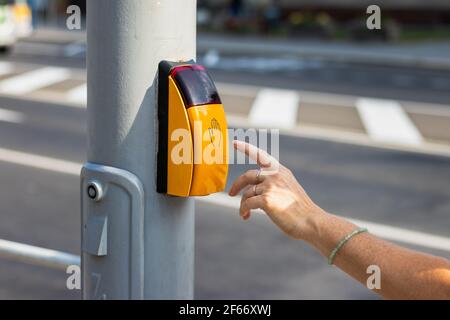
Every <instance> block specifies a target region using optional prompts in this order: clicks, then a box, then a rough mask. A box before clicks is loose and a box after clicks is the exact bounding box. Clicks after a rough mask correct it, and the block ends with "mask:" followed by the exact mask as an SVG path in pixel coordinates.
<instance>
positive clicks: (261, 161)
mask: <svg viewBox="0 0 450 320" xmlns="http://www.w3.org/2000/svg"><path fill="white" fill-rule="evenodd" d="M233 146H234V148H235V149H236V150H238V151H240V152H242V153H245V154H246V155H247V156H248V157H249V158H250V159H252V160H254V161H256V163H257V164H258V166H260V167H261V168H272V167H275V166H277V164H278V161H277V159H275V158H274V157H272V156H271V155H270V154H268V153H267V152H266V151H264V150H261V149H259V148H258V147H256V146H254V145H252V144H250V143H247V142H244V141H239V140H234V141H233Z"/></svg>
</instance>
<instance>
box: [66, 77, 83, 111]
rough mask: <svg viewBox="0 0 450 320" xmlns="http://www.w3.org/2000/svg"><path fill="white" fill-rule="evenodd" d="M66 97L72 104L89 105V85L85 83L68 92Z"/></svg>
mask: <svg viewBox="0 0 450 320" xmlns="http://www.w3.org/2000/svg"><path fill="white" fill-rule="evenodd" d="M66 95H67V99H68V100H69V101H70V102H74V103H78V104H80V105H83V106H85V105H86V104H87V84H86V83H84V84H82V85H80V86H78V87H75V88H73V89H71V90H69V91H67V93H66Z"/></svg>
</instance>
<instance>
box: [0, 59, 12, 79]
mask: <svg viewBox="0 0 450 320" xmlns="http://www.w3.org/2000/svg"><path fill="white" fill-rule="evenodd" d="M13 72H14V66H13V64H12V63H9V62H3V61H2V62H0V76H6V75H8V74H11V73H13Z"/></svg>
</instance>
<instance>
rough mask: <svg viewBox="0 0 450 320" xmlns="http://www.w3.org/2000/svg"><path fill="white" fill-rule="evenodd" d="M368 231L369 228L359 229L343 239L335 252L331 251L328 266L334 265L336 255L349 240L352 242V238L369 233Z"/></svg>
mask: <svg viewBox="0 0 450 320" xmlns="http://www.w3.org/2000/svg"><path fill="white" fill-rule="evenodd" d="M367 231H368V230H367V228H358V229H356V230H353V231H352V232H350V233H349V234H348V235H346V236H345V237H344V238H342V240H341V241H339V243H338V244H337V246H336V248H334V249H333V251H331V253H330V256H329V257H328V264H329V265H330V266H332V265H333V261H334V258H335V257H336V254H337V253H338V251H339V250H340V249H341V248H342V247H343V246H344V244H346V243H347V241H348V240H350V239H351V238H353V237H354V236H356V235H357V234H360V233H363V232H367Z"/></svg>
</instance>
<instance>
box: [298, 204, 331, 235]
mask: <svg viewBox="0 0 450 320" xmlns="http://www.w3.org/2000/svg"><path fill="white" fill-rule="evenodd" d="M327 216H328V213H327V212H325V211H324V210H322V209H321V208H320V207H317V206H315V207H314V208H313V209H311V211H310V213H308V214H307V215H306V217H302V220H303V223H302V226H301V237H300V238H301V239H302V240H303V241H305V242H307V243H309V244H313V242H315V241H316V239H317V238H318V237H320V236H319V235H320V230H321V229H322V225H323V224H324V223H325V221H326V220H327V218H328V217H327Z"/></svg>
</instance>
